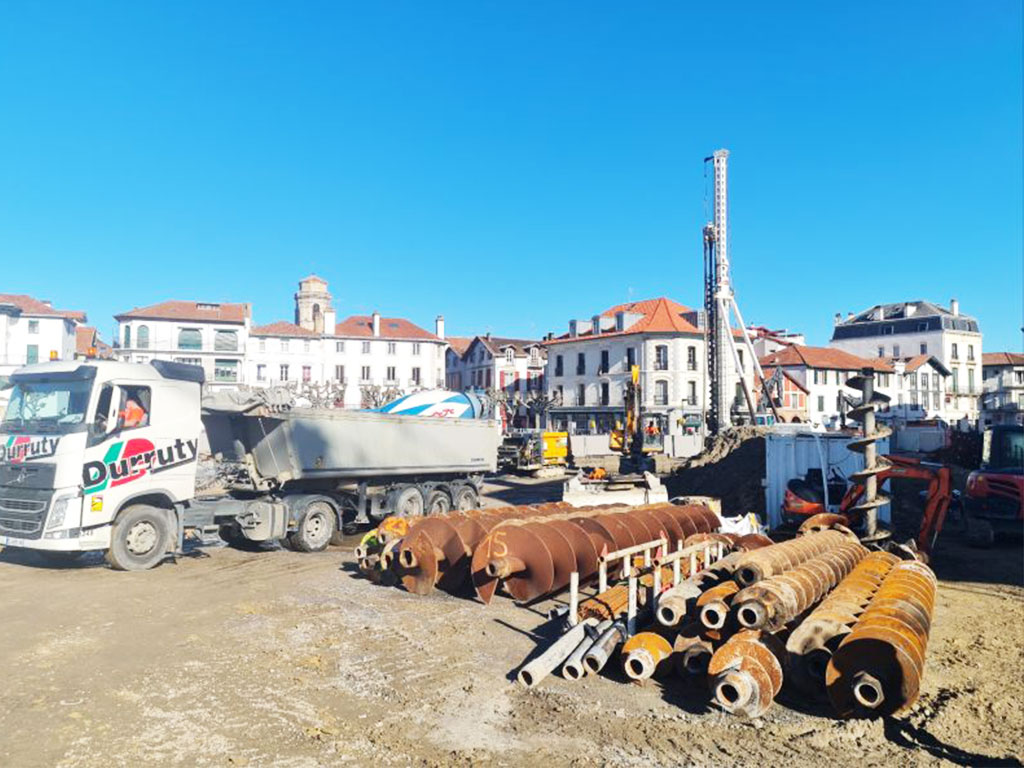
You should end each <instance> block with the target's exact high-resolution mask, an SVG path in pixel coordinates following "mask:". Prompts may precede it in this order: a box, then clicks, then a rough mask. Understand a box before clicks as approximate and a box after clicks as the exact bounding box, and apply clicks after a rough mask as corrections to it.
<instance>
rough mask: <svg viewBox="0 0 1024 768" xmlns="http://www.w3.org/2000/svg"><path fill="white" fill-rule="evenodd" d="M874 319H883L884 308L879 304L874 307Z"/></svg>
mask: <svg viewBox="0 0 1024 768" xmlns="http://www.w3.org/2000/svg"><path fill="white" fill-rule="evenodd" d="M875 320H885V310H884V309H883V308H882V305H881V304H879V305H878V306H877V307H875Z"/></svg>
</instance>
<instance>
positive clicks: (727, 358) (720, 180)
mask: <svg viewBox="0 0 1024 768" xmlns="http://www.w3.org/2000/svg"><path fill="white" fill-rule="evenodd" d="M704 162H705V164H706V163H708V162H711V163H712V167H713V173H714V198H713V199H714V218H713V219H712V221H710V222H708V223H707V224H706V225H705V226H704V311H705V315H706V318H707V319H706V321H705V323H704V334H705V338H704V341H705V345H704V346H705V349H706V350H707V371H708V383H709V385H710V389H711V400H710V407H709V408H708V412H707V432H708V434H709V435H716V434H718V432H719V431H720V430H722V429H726V428H728V427H730V426H732V424H733V418H732V400H733V393H735V392H736V385H737V384H739V386H740V388H741V389H742V392H743V397H744V399H745V400H746V405H747V410H748V411H749V413H750V423H752V424H753V423H755V421H756V418H757V413H756V412H757V406H756V404H755V400H754V397H753V396H752V394H751V392H750V388H749V387H748V386H747V380H746V379H745V378H744V376H743V368H744V366H743V362H742V360H741V357H740V351H739V348H738V346H737V344H736V337H735V336H734V334H733V332H732V322H731V318H730V313H734V314H735V316H736V322H737V323H738V325H739V328H740V331H741V333H742V336H743V345H744V347H745V349H746V352H747V355H748V357H749V359H750V364H751V366H752V367H753V370H754V374H755V375H756V376H757V379H758V381H759V382H760V383H761V391H762V392H765V391H767V385H766V384H765V380H764V372H763V371H762V370H761V364H760V363H759V362H758V359H757V355H756V354H755V353H754V344H753V342H752V341H751V339H750V334H749V333H748V332H747V327H746V324H745V323H744V322H743V315H741V314H740V307H739V304H737V303H736V294H735V292H734V291H733V288H732V280H731V277H730V272H729V179H728V173H729V150H727V149H719V150H717V151H716V152H715V153H714V154H712V155H711V157H706V158H704ZM767 403H768V407H769V408H770V409H771V412H772V414H773V416H774V417H775V420H776V422H777V421H779V414H778V412H777V411H776V409H775V403H774V402H773V401H772V400H771V398H767Z"/></svg>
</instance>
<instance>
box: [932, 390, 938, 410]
mask: <svg viewBox="0 0 1024 768" xmlns="http://www.w3.org/2000/svg"><path fill="white" fill-rule="evenodd" d="M932 408H934V409H935V410H936V411H937V410H939V393H938V392H932Z"/></svg>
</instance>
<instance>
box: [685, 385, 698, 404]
mask: <svg viewBox="0 0 1024 768" xmlns="http://www.w3.org/2000/svg"><path fill="white" fill-rule="evenodd" d="M686 389H687V397H686V402H687V403H688V404H689V405H696V404H697V382H696V381H691V382H688V383H687V385H686Z"/></svg>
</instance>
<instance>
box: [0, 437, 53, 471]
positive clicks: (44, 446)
mask: <svg viewBox="0 0 1024 768" xmlns="http://www.w3.org/2000/svg"><path fill="white" fill-rule="evenodd" d="M59 442H60V438H59V437H29V436H28V435H11V436H10V437H8V438H7V441H6V442H4V443H0V464H4V463H9V464H20V463H21V462H23V461H32V460H33V459H44V458H46V457H47V456H53V454H55V453H56V452H57V443H59Z"/></svg>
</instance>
